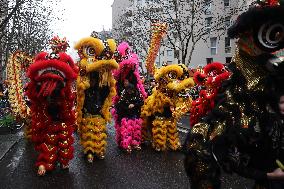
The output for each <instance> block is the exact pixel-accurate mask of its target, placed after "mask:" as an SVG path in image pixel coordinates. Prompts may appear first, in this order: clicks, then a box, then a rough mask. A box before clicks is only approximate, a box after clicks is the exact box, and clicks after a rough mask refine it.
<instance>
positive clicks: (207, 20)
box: [205, 17, 212, 27]
mask: <svg viewBox="0 0 284 189" xmlns="http://www.w3.org/2000/svg"><path fill="white" fill-rule="evenodd" d="M211 23H212V17H208V18H205V25H206V27H211Z"/></svg>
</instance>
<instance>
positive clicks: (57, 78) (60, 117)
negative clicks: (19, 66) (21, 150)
mask: <svg viewBox="0 0 284 189" xmlns="http://www.w3.org/2000/svg"><path fill="white" fill-rule="evenodd" d="M51 45H52V50H53V52H52V53H50V54H49V53H47V52H41V53H39V54H38V55H37V56H36V57H35V60H34V63H33V64H31V65H30V67H29V68H28V72H27V76H28V77H29V78H30V80H31V81H30V82H29V83H28V85H27V96H28V97H29V99H30V101H31V113H32V123H31V124H32V141H33V142H34V144H35V149H36V151H38V152H39V156H38V159H37V162H36V166H37V167H38V174H39V175H44V174H45V172H46V171H51V170H53V169H54V168H55V165H56V161H59V162H60V164H61V166H62V168H63V169H66V168H68V163H69V161H70V160H71V159H72V158H73V151H74V149H73V146H72V144H73V142H74V139H73V136H72V134H73V126H74V123H75V113H74V110H73V107H74V100H75V95H74V94H73V93H72V91H71V85H72V82H73V81H74V80H75V79H76V77H77V72H78V68H77V67H76V66H75V64H74V62H73V60H72V58H71V57H70V56H68V55H67V54H66V53H65V52H63V51H65V50H66V49H67V47H68V43H67V42H66V40H65V39H63V40H60V39H59V38H58V37H55V38H53V39H52V41H51Z"/></svg>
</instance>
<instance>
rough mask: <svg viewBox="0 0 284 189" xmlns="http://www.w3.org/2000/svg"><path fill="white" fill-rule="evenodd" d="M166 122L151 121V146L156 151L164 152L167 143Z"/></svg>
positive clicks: (161, 119)
mask: <svg viewBox="0 0 284 189" xmlns="http://www.w3.org/2000/svg"><path fill="white" fill-rule="evenodd" d="M165 122H167V120H166V119H165V118H159V119H155V120H154V121H153V128H152V135H153V141H152V146H153V148H155V150H157V151H164V150H166V142H167V128H166V124H165Z"/></svg>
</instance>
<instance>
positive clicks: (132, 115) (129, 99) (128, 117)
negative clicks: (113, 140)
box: [115, 79, 144, 152]
mask: <svg viewBox="0 0 284 189" xmlns="http://www.w3.org/2000/svg"><path fill="white" fill-rule="evenodd" d="M143 103H144V100H143V97H142V95H141V93H140V92H139V90H138V89H137V88H136V87H135V86H134V85H133V84H131V83H129V81H128V80H127V79H125V81H124V90H123V91H122V92H121V97H120V99H119V101H118V102H117V103H116V104H115V109H116V112H117V116H118V118H117V121H118V122H119V123H120V127H119V128H117V130H118V131H117V133H119V136H120V138H119V139H118V140H119V141H118V143H119V146H120V147H122V148H123V149H126V150H127V152H131V151H132V149H133V148H134V149H138V150H139V149H140V143H141V125H142V120H141V118H140V113H141V107H142V106H143Z"/></svg>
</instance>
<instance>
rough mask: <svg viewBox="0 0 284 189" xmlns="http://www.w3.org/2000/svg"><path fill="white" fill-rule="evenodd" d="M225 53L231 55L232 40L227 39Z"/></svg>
mask: <svg viewBox="0 0 284 189" xmlns="http://www.w3.org/2000/svg"><path fill="white" fill-rule="evenodd" d="M225 53H231V39H230V38H229V37H225Z"/></svg>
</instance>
